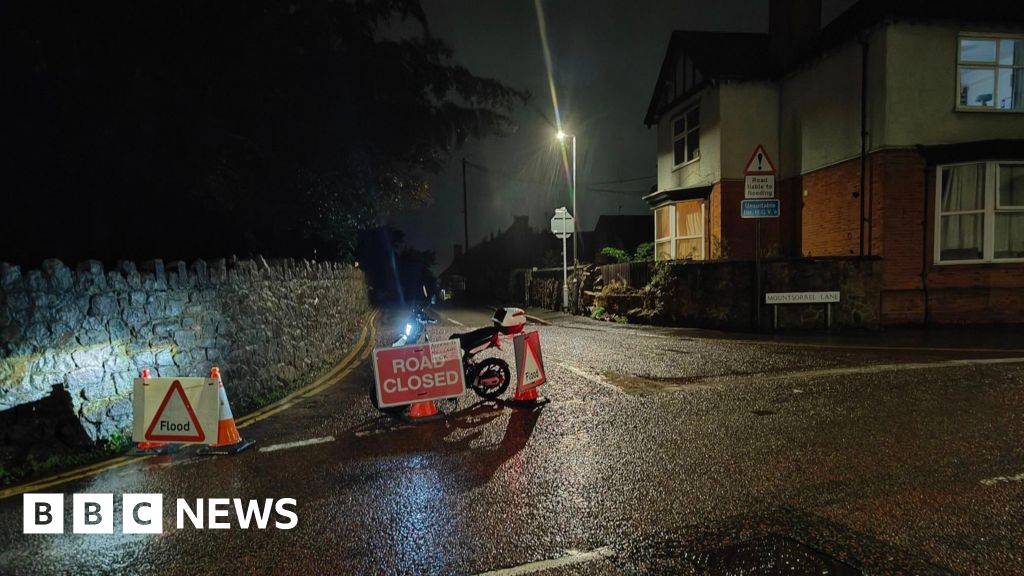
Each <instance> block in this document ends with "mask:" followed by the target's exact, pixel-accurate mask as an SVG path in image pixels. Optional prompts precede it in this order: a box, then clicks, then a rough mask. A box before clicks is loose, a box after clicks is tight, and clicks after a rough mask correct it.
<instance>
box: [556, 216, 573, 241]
mask: <svg viewBox="0 0 1024 576" xmlns="http://www.w3.org/2000/svg"><path fill="white" fill-rule="evenodd" d="M574 223H575V220H573V217H572V214H570V213H569V211H568V210H566V209H565V208H558V209H556V210H555V215H554V216H553V217H552V218H551V233H552V234H554V235H555V236H557V237H558V238H559V239H560V240H561V239H564V238H568V237H570V236H572V230H573V226H574Z"/></svg>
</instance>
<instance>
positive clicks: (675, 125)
mask: <svg viewBox="0 0 1024 576" xmlns="http://www.w3.org/2000/svg"><path fill="white" fill-rule="evenodd" d="M698 158H700V107H699V106H694V107H693V108H690V109H689V110H687V111H686V112H683V113H682V114H681V115H679V116H677V117H676V118H674V119H673V120H672V163H673V165H674V166H673V167H676V168H678V167H679V166H682V165H683V164H686V163H687V162H692V161H693V160H696V159H698Z"/></svg>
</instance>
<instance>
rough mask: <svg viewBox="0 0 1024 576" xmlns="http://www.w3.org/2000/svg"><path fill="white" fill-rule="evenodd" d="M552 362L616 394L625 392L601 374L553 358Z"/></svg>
mask: <svg viewBox="0 0 1024 576" xmlns="http://www.w3.org/2000/svg"><path fill="white" fill-rule="evenodd" d="M554 362H555V364H557V365H559V366H561V367H562V368H565V369H566V370H568V371H569V372H572V373H573V374H575V375H577V376H579V377H580V378H585V379H587V380H590V381H591V382H593V383H595V384H600V385H601V386H603V387H605V388H607V389H609V390H612V391H614V392H616V393H618V394H625V392H623V391H622V388H619V387H618V386H616V385H614V384H612V383H611V382H608V380H606V379H605V377H604V376H601V375H600V374H594V373H592V372H587V371H586V370H582V369H580V368H577V367H575V366H573V365H572V364H567V363H565V362H562V361H561V360H555V361H554Z"/></svg>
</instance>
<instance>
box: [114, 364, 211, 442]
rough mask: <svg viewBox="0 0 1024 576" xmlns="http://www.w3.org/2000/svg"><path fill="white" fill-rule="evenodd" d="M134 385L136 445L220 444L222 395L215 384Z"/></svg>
mask: <svg viewBox="0 0 1024 576" xmlns="http://www.w3.org/2000/svg"><path fill="white" fill-rule="evenodd" d="M132 384H133V392H134V395H133V398H132V410H133V413H134V414H133V416H134V423H133V429H132V437H133V438H135V441H136V442H143V441H147V442H175V443H181V444H215V443H216V442H217V421H218V419H219V418H220V394H219V392H218V389H217V381H216V380H214V379H212V378H136V379H135V381H134V382H133V383H132Z"/></svg>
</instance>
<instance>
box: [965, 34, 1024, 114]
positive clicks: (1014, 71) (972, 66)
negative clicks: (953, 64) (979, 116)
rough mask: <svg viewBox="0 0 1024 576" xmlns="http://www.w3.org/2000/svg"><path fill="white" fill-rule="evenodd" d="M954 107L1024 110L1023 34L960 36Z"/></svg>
mask: <svg viewBox="0 0 1024 576" xmlns="http://www.w3.org/2000/svg"><path fill="white" fill-rule="evenodd" d="M958 52H959V56H958V59H957V62H958V64H957V86H958V92H959V94H958V98H957V108H960V109H965V110H1018V111H1024V37H1020V38H1013V37H1000V36H970V37H968V36H961V37H960V49H959V51H958Z"/></svg>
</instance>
